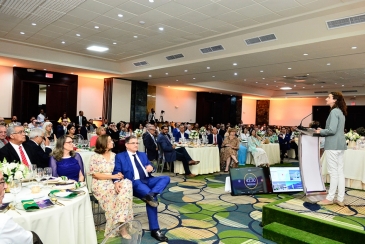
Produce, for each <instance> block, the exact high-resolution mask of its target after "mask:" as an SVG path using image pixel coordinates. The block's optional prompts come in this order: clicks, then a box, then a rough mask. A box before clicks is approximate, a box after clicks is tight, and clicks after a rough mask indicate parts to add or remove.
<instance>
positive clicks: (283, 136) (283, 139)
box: [278, 127, 290, 164]
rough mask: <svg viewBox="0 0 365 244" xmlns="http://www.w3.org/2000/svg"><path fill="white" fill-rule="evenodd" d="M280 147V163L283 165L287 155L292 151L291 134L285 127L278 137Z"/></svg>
mask: <svg viewBox="0 0 365 244" xmlns="http://www.w3.org/2000/svg"><path fill="white" fill-rule="evenodd" d="M278 139H279V146H280V163H281V164H282V163H283V160H284V155H285V153H286V152H287V151H288V150H290V134H289V133H287V131H286V129H285V127H283V128H281V132H280V134H279V136H278Z"/></svg>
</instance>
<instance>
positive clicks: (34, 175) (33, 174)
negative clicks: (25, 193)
mask: <svg viewBox="0 0 365 244" xmlns="http://www.w3.org/2000/svg"><path fill="white" fill-rule="evenodd" d="M31 170H32V171H31V177H32V178H33V179H32V180H34V179H35V177H36V174H37V165H36V164H32V169H31Z"/></svg>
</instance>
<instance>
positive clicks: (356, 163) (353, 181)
mask: <svg viewBox="0 0 365 244" xmlns="http://www.w3.org/2000/svg"><path fill="white" fill-rule="evenodd" d="M321 165H322V175H323V176H324V178H325V182H328V183H329V182H330V177H329V174H328V170H327V161H326V151H324V153H323V155H322V158H321ZM343 171H344V174H345V185H346V187H350V188H355V189H361V190H365V151H364V150H353V149H347V150H346V151H345V154H344V166H343Z"/></svg>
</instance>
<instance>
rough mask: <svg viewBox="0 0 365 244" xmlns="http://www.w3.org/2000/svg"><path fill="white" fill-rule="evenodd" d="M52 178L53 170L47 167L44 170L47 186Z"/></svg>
mask: <svg viewBox="0 0 365 244" xmlns="http://www.w3.org/2000/svg"><path fill="white" fill-rule="evenodd" d="M51 176H52V168H51V167H45V168H44V170H43V177H44V178H46V180H47V185H48V180H49V178H51Z"/></svg>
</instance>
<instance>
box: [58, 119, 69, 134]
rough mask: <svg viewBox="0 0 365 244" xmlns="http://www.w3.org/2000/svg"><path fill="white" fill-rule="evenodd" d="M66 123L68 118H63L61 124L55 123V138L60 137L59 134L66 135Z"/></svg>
mask: <svg viewBox="0 0 365 244" xmlns="http://www.w3.org/2000/svg"><path fill="white" fill-rule="evenodd" d="M67 125H68V120H67V119H63V120H62V122H61V124H60V125H57V128H56V137H57V138H60V137H61V136H64V135H66V133H67Z"/></svg>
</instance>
